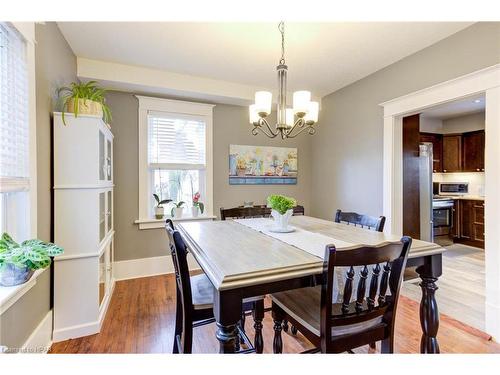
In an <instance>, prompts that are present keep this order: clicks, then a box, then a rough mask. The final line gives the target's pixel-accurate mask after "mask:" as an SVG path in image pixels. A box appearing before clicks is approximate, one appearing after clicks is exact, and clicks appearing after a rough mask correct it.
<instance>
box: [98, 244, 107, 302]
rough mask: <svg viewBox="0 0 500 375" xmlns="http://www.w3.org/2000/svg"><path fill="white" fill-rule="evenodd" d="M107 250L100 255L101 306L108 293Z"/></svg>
mask: <svg viewBox="0 0 500 375" xmlns="http://www.w3.org/2000/svg"><path fill="white" fill-rule="evenodd" d="M106 278H107V272H106V251H104V252H103V253H102V254H101V256H100V257H99V306H101V304H102V301H103V300H104V296H105V295H106Z"/></svg>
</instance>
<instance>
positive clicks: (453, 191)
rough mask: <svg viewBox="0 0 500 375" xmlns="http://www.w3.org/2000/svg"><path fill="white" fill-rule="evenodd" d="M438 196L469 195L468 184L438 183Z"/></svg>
mask: <svg viewBox="0 0 500 375" xmlns="http://www.w3.org/2000/svg"><path fill="white" fill-rule="evenodd" d="M438 194H439V195H466V194H469V183H468V182H440V183H439V188H438Z"/></svg>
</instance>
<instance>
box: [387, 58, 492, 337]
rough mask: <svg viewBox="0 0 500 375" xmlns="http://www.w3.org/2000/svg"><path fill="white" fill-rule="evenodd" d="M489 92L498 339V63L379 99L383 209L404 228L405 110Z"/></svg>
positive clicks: (392, 227) (488, 322)
mask: <svg viewBox="0 0 500 375" xmlns="http://www.w3.org/2000/svg"><path fill="white" fill-rule="evenodd" d="M479 93H485V95H486V103H485V115H486V120H485V133H486V140H485V142H486V143H485V265H486V306H485V326H486V332H487V333H488V334H490V335H492V336H493V337H494V338H496V339H497V341H498V340H499V339H500V194H498V192H499V191H500V163H499V162H498V161H499V160H500V147H498V145H499V144H500V64H496V65H493V66H490V67H487V68H485V69H481V70H478V71H475V72H473V73H470V74H467V75H464V76H461V77H458V78H455V79H452V80H449V81H446V82H442V83H439V84H437V85H434V86H431V87H428V88H425V89H423V90H419V91H416V92H413V93H410V94H408V95H404V96H401V97H399V98H396V99H393V100H389V101H387V102H384V103H381V104H380V105H381V106H382V107H383V108H384V176H383V194H384V195H383V212H384V215H385V216H386V218H387V222H386V226H385V228H386V231H387V232H390V233H395V234H399V235H402V231H403V157H402V154H403V147H402V142H403V131H402V130H403V122H402V119H403V117H404V116H409V115H413V114H417V113H419V112H421V111H422V110H425V109H426V108H430V107H433V106H435V105H439V104H443V103H447V102H450V101H454V100H457V99H461V98H465V97H468V96H471V95H475V94H479Z"/></svg>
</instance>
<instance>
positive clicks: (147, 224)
mask: <svg viewBox="0 0 500 375" xmlns="http://www.w3.org/2000/svg"><path fill="white" fill-rule="evenodd" d="M167 219H171V220H172V221H173V222H174V223H176V222H179V221H205V220H215V219H217V216H215V215H205V214H203V215H200V216H196V217H193V216H186V217H181V218H175V217H172V218H170V217H165V218H164V219H138V220H136V221H134V224H139V229H141V230H142V229H158V228H165V220H167Z"/></svg>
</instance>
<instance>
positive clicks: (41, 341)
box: [19, 310, 53, 354]
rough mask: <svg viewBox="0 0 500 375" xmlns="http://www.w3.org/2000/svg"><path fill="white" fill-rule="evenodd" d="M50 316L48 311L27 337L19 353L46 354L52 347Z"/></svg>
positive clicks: (50, 312)
mask: <svg viewBox="0 0 500 375" xmlns="http://www.w3.org/2000/svg"><path fill="white" fill-rule="evenodd" d="M52 315H53V314H52V310H50V311H49V312H48V313H47V315H45V317H44V318H43V319H42V321H41V322H40V324H38V326H37V327H36V328H35V330H34V331H33V332H32V333H31V335H30V337H28V339H27V340H26V342H25V343H24V344H23V346H22V347H21V350H20V351H19V353H37V354H42V353H47V351H48V350H49V349H50V346H51V345H52Z"/></svg>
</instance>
